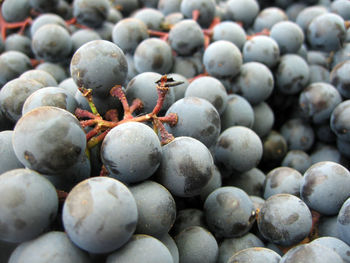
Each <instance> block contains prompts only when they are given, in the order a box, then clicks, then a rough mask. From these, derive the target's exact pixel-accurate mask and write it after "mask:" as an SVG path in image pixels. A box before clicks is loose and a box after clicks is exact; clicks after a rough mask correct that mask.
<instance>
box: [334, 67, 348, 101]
mask: <svg viewBox="0 0 350 263" xmlns="http://www.w3.org/2000/svg"><path fill="white" fill-rule="evenodd" d="M349 68H350V63H349V61H348V60H345V61H343V62H340V63H339V64H337V65H336V66H335V67H333V69H332V71H331V73H330V82H331V83H332V84H333V85H334V86H335V87H336V88H337V90H338V91H339V93H340V94H341V95H342V96H343V97H344V98H346V99H349V98H350V89H349V83H350V79H349V76H348V75H347V74H346V72H348V70H349Z"/></svg>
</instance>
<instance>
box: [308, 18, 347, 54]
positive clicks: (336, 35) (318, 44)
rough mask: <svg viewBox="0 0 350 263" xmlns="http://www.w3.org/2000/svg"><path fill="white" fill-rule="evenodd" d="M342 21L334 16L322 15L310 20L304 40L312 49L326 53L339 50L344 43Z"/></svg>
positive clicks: (344, 31) (344, 30)
mask: <svg viewBox="0 0 350 263" xmlns="http://www.w3.org/2000/svg"><path fill="white" fill-rule="evenodd" d="M345 35H346V29H345V25H344V19H343V18H342V17H341V16H339V15H336V14H332V13H327V14H322V15H319V16H317V17H315V18H314V19H312V20H311V22H310V24H309V25H308V27H307V31H306V38H307V41H308V43H309V44H310V46H311V47H312V48H313V49H317V50H322V51H326V52H330V51H337V50H339V49H340V48H341V47H342V45H343V42H344V41H345Z"/></svg>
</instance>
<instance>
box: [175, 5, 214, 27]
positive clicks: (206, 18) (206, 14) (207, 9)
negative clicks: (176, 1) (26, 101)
mask: <svg viewBox="0 0 350 263" xmlns="http://www.w3.org/2000/svg"><path fill="white" fill-rule="evenodd" d="M195 10H198V11H199V17H198V21H197V22H198V23H199V24H200V25H201V26H202V27H208V26H209V25H210V24H211V22H212V20H213V19H214V15H215V1H212V0H182V1H181V5H180V11H181V13H182V14H183V15H184V16H185V17H186V18H192V14H193V11H195Z"/></svg>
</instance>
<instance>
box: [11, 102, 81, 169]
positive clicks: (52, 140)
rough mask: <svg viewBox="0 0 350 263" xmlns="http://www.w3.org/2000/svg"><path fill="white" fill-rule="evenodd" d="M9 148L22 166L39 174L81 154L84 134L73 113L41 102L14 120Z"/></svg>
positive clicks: (69, 162)
mask: <svg viewBox="0 0 350 263" xmlns="http://www.w3.org/2000/svg"><path fill="white" fill-rule="evenodd" d="M13 148H14V151H15V153H16V156H17V158H18V159H19V160H20V162H21V163H23V164H24V165H25V166H26V167H28V168H30V169H33V170H36V171H38V172H40V173H43V174H55V173H59V172H61V171H63V170H65V169H68V168H69V167H71V166H73V165H75V164H76V162H77V161H78V160H80V158H82V156H83V155H84V154H85V148H86V137H85V132H84V130H83V129H82V127H81V126H80V123H79V121H78V120H77V118H76V117H75V116H74V115H73V114H71V113H70V112H68V111H66V110H63V109H60V108H56V107H52V106H43V107H39V108H36V109H34V110H32V111H30V112H28V113H26V114H25V115H24V116H22V117H21V118H20V119H19V120H18V122H17V123H16V126H15V128H14V134H13Z"/></svg>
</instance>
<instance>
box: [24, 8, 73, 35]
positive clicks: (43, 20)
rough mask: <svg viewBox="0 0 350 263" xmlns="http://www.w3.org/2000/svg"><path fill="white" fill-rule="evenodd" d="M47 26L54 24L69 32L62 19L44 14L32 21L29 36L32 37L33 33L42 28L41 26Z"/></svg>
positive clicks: (50, 14) (54, 15)
mask: <svg viewBox="0 0 350 263" xmlns="http://www.w3.org/2000/svg"><path fill="white" fill-rule="evenodd" d="M47 24H56V25H59V26H61V27H63V28H64V29H66V30H67V31H69V30H68V27H67V25H66V22H65V21H64V19H63V18H62V17H60V16H59V15H57V14H52V13H44V14H41V15H39V16H38V17H36V18H35V19H34V20H33V23H32V25H31V26H30V35H31V36H32V37H33V36H34V34H35V32H36V31H37V30H38V29H39V28H40V27H42V26H43V25H47Z"/></svg>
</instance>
